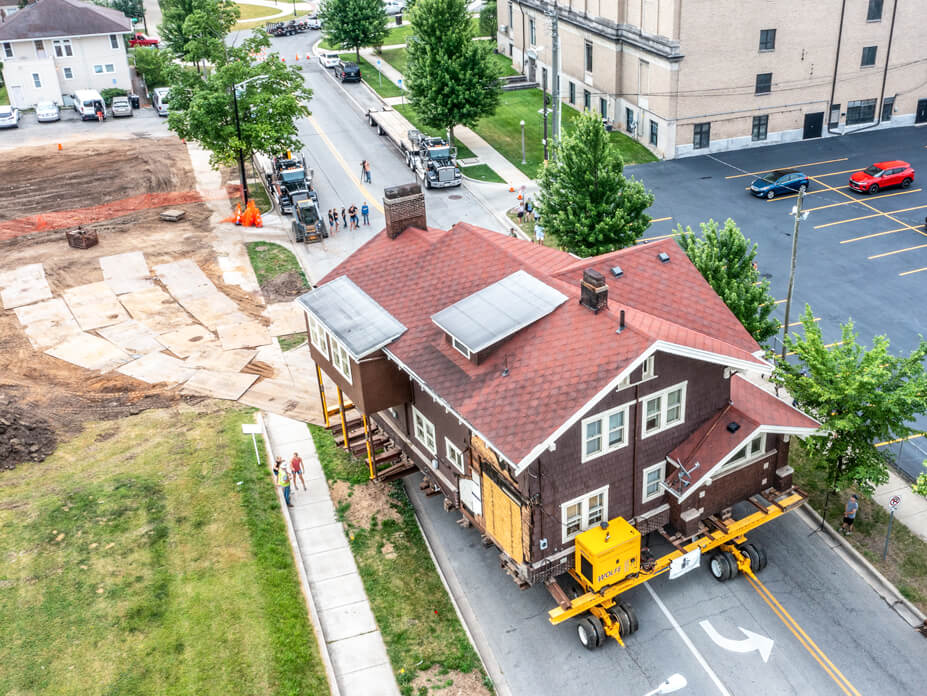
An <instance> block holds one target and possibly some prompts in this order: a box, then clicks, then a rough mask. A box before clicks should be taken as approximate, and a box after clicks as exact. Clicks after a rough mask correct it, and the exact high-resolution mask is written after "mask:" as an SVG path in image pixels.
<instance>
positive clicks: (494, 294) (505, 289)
mask: <svg viewBox="0 0 927 696" xmlns="http://www.w3.org/2000/svg"><path fill="white" fill-rule="evenodd" d="M566 300H567V297H566V295H564V294H563V293H562V292H559V291H557V290H555V289H554V288H552V287H550V286H549V285H547V284H546V283H542V282H541V281H540V280H538V279H537V278H535V277H534V276H532V275H530V274H529V273H526V272H525V271H516V272H515V273H512V274H511V275H509V276H506V277H505V278H503V279H502V280H499V281H497V282H495V283H493V284H492V285H488V286H486V287H485V288H483V289H482V290H478V291H477V292H475V293H473V294H472V295H468V296H467V297H465V298H463V299H462V300H460V301H459V302H456V303H454V304H452V305H451V306H450V307H447V308H446V309H442V310H441V311H440V312H438V313H437V314H433V315H432V316H431V320H432V321H433V322H434V323H435V324H437V325H438V326H439V327H440V328H441V329H442V330H443V331H445V332H446V333H448V334H449V335H450V336H451V337H452V338H455V339H456V340H457V341H459V342H460V343H462V344H464V345H465V346H466V347H467V348H469V349H470V352H471V353H478V352H479V351H481V350H484V349H485V348H488V347H489V346H491V345H494V344H496V343H498V342H499V341H501V340H502V339H504V338H507V337H509V336H511V335H512V334H514V333H516V332H517V331H520V330H521V329H523V328H525V327H526V326H528V325H530V324H533V323H534V322H536V321H537V320H538V319H540V318H541V317H545V316H547V315H548V314H550V313H551V312H553V311H554V310H555V309H557V307H559V306H560V305H562V304H563V303H564V302H566Z"/></svg>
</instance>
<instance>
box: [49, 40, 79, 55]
mask: <svg viewBox="0 0 927 696" xmlns="http://www.w3.org/2000/svg"><path fill="white" fill-rule="evenodd" d="M52 45H53V46H54V47H55V57H56V58H65V57H67V58H70V57H71V56H73V55H74V49H73V48H72V47H71V39H55V40H54V41H52Z"/></svg>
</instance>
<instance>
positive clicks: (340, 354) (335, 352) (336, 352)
mask: <svg viewBox="0 0 927 696" xmlns="http://www.w3.org/2000/svg"><path fill="white" fill-rule="evenodd" d="M329 343H330V344H331V347H332V358H331V360H332V365H334V367H335V369H336V370H338V372H340V373H341V376H342V377H344V378H345V379H346V380H348V383H350V384H353V382H352V381H351V354H350V353H349V352H348V349H347V348H345V347H344V346H343V345H341V342H340V341H338V339H336V338H335V337H334V336H331V335H330V336H329ZM342 361H344V362H342Z"/></svg>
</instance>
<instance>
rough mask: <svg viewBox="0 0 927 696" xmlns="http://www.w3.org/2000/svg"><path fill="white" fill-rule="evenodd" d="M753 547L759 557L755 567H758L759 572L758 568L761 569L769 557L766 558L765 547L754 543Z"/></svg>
mask: <svg viewBox="0 0 927 696" xmlns="http://www.w3.org/2000/svg"><path fill="white" fill-rule="evenodd" d="M753 547H754V548H755V549H756V552H757V554H759V557H760V562H759V564H758V565H757V569H758V570H757V572H759V571H760V570H763V568H765V567H766V564H767V563H768V562H769V559H768V558H766V549H765V548H763V547H762V546H757V545H756V544H754V545H753Z"/></svg>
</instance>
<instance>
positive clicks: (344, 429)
mask: <svg viewBox="0 0 927 696" xmlns="http://www.w3.org/2000/svg"><path fill="white" fill-rule="evenodd" d="M336 388H337V389H338V412H339V413H340V414H341V434H342V435H343V436H344V448H345V449H348V445H349V444H350V443H349V442H348V424H347V422H346V421H345V419H344V395H343V394H342V392H341V387H336Z"/></svg>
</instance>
